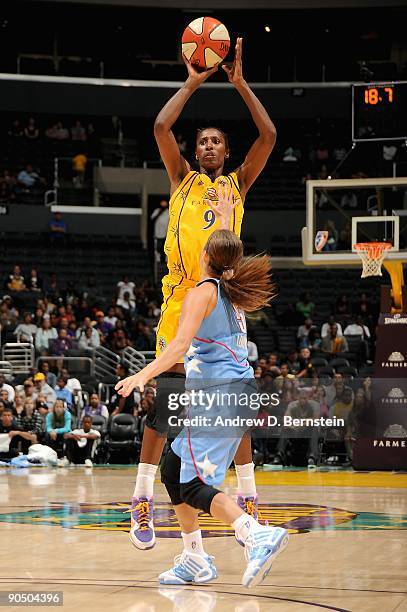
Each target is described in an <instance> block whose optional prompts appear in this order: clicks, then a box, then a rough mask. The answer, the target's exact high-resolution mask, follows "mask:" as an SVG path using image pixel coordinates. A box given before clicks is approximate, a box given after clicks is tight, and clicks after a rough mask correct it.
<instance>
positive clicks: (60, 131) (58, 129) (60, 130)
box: [55, 121, 69, 141]
mask: <svg viewBox="0 0 407 612" xmlns="http://www.w3.org/2000/svg"><path fill="white" fill-rule="evenodd" d="M55 140H59V141H64V140H69V131H68V130H67V129H66V128H65V127H64V126H63V124H62V122H61V121H58V123H57V124H56V126H55Z"/></svg>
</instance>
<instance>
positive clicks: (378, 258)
mask: <svg viewBox="0 0 407 612" xmlns="http://www.w3.org/2000/svg"><path fill="white" fill-rule="evenodd" d="M354 248H355V250H356V251H357V253H358V255H359V256H360V258H361V260H362V264H363V269H362V274H361V278H366V277H368V276H382V263H383V259H384V257H385V255H386V252H387V251H388V250H389V249H391V244H389V243H388V242H366V243H364V242H360V243H358V244H355V247H354Z"/></svg>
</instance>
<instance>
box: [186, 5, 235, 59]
mask: <svg viewBox="0 0 407 612" xmlns="http://www.w3.org/2000/svg"><path fill="white" fill-rule="evenodd" d="M229 47H230V36H229V32H228V31H227V29H226V27H225V26H224V25H223V23H221V22H220V21H218V20H217V19H214V18H213V17H198V18H197V19H194V20H193V21H191V23H190V24H189V25H188V26H187V27H186V28H185V30H184V33H183V35H182V53H183V54H184V56H185V57H186V59H187V60H188V61H189V62H190V63H191V64H193V65H194V66H196V67H197V68H200V69H201V70H209V69H210V68H213V66H215V65H216V64H219V62H221V61H222V60H224V59H225V57H226V56H227V54H228V52H229Z"/></svg>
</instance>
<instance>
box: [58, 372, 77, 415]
mask: <svg viewBox="0 0 407 612" xmlns="http://www.w3.org/2000/svg"><path fill="white" fill-rule="evenodd" d="M66 383H67V379H66V378H64V377H63V376H58V378H57V385H56V387H55V393H56V396H57V399H60V400H62V401H63V402H65V404H66V405H67V407H68V408H69V409H71V408H72V406H73V396H72V392H71V391H70V390H69V389H68V387H67V386H66Z"/></svg>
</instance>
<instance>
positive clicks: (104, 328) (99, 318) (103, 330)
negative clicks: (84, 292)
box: [95, 310, 113, 338]
mask: <svg viewBox="0 0 407 612" xmlns="http://www.w3.org/2000/svg"><path fill="white" fill-rule="evenodd" d="M95 329H96V330H97V331H98V332H99V334H100V335H101V336H102V338H106V336H108V335H109V333H110V332H111V331H112V329H113V327H112V325H111V324H110V323H108V322H107V321H105V313H104V312H103V311H102V310H98V311H97V313H96V325H95Z"/></svg>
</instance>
